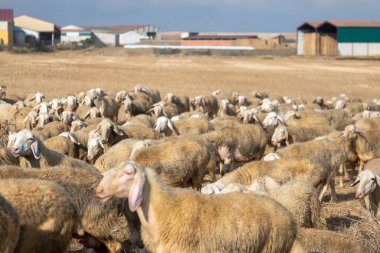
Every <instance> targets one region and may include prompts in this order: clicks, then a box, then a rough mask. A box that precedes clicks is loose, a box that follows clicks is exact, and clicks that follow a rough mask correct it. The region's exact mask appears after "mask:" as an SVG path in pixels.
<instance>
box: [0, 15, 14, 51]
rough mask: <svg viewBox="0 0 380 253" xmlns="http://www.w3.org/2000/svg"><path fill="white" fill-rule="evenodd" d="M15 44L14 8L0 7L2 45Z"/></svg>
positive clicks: (0, 44)
mask: <svg viewBox="0 0 380 253" xmlns="http://www.w3.org/2000/svg"><path fill="white" fill-rule="evenodd" d="M1 46H6V47H12V46H13V10H12V9H0V47H1Z"/></svg>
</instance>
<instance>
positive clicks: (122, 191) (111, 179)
mask: <svg viewBox="0 0 380 253" xmlns="http://www.w3.org/2000/svg"><path fill="white" fill-rule="evenodd" d="M145 181H146V176H145V170H144V167H143V166H141V165H139V164H138V163H136V162H133V161H126V162H123V163H121V164H119V165H117V166H116V167H115V168H113V169H110V170H108V171H106V172H105V173H104V174H103V178H102V180H101V181H100V183H99V186H98V187H97V188H96V195H97V196H98V197H99V198H100V199H102V201H103V202H105V201H107V200H108V199H110V198H111V197H112V196H115V197H118V198H128V205H129V209H130V210H131V211H132V212H134V211H136V209H137V208H138V207H139V206H140V204H141V202H142V198H143V188H144V184H145Z"/></svg>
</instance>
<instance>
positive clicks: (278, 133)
mask: <svg viewBox="0 0 380 253" xmlns="http://www.w3.org/2000/svg"><path fill="white" fill-rule="evenodd" d="M333 131H334V129H332V128H331V127H329V126H326V127H324V126H314V127H285V126H282V125H281V126H278V127H277V128H276V129H275V131H274V133H273V135H272V140H271V143H272V145H273V146H274V147H275V149H274V152H276V149H277V147H281V144H282V143H283V142H285V143H286V146H289V144H290V143H294V142H305V141H309V140H312V139H315V138H317V137H319V136H323V135H326V134H329V133H331V132H333Z"/></svg>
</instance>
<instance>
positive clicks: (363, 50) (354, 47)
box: [338, 43, 380, 56]
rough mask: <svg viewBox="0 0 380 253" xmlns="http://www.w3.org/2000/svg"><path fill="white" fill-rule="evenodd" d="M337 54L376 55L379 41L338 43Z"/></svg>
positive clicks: (379, 44)
mask: <svg viewBox="0 0 380 253" xmlns="http://www.w3.org/2000/svg"><path fill="white" fill-rule="evenodd" d="M338 55H339V56H376V55H377V56H378V55H380V43H338Z"/></svg>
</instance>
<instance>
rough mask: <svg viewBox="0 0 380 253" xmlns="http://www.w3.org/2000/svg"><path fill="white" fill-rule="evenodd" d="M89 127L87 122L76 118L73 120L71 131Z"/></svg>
mask: <svg viewBox="0 0 380 253" xmlns="http://www.w3.org/2000/svg"><path fill="white" fill-rule="evenodd" d="M85 127H87V124H86V123H85V122H83V121H81V120H74V121H73V122H71V127H70V132H72V133H75V132H76V131H78V130H80V129H82V128H85Z"/></svg>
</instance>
